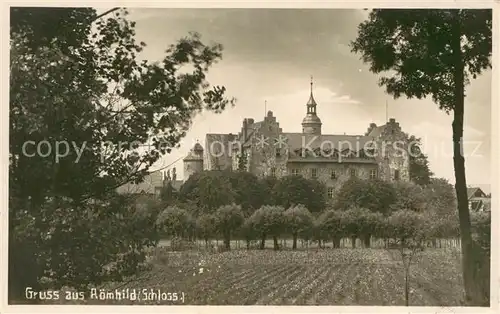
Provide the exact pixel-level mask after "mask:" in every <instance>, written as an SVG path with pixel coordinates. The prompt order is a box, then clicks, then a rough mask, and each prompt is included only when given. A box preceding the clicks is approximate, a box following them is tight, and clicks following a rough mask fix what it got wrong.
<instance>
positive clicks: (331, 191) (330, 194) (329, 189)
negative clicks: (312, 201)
mask: <svg viewBox="0 0 500 314" xmlns="http://www.w3.org/2000/svg"><path fill="white" fill-rule="evenodd" d="M327 193H328V198H333V188H328V191H327Z"/></svg>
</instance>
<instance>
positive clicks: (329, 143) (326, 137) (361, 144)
mask: <svg viewBox="0 0 500 314" xmlns="http://www.w3.org/2000/svg"><path fill="white" fill-rule="evenodd" d="M282 135H283V136H284V137H286V143H287V145H288V147H289V148H292V149H294V148H306V147H311V148H313V149H314V148H319V147H322V148H325V149H326V148H335V149H338V150H344V149H346V148H349V149H351V150H353V151H358V150H361V149H363V148H365V145H367V144H368V143H369V142H370V141H372V140H373V138H372V137H371V136H364V135H340V134H323V135H314V134H303V133H283V134H282Z"/></svg>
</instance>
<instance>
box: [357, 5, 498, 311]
mask: <svg viewBox="0 0 500 314" xmlns="http://www.w3.org/2000/svg"><path fill="white" fill-rule="evenodd" d="M491 26H492V10H491V9H481V10H476V9H446V10H443V9H437V10H428V9H398V10H393V9H377V10H372V11H371V13H370V14H369V17H368V19H367V20H366V21H364V22H363V23H361V24H360V25H359V27H358V36H357V38H356V39H355V40H354V41H353V42H352V51H353V52H357V53H360V54H361V59H362V60H363V62H365V63H369V65H370V71H371V72H373V73H376V74H382V73H383V74H385V76H382V77H381V79H380V81H379V84H380V85H381V86H384V87H385V89H386V91H387V93H388V94H391V95H393V96H394V97H395V98H399V97H400V96H402V95H404V96H406V97H408V98H418V99H423V98H426V97H431V98H432V100H433V101H434V102H435V103H436V104H437V105H438V106H439V108H440V109H442V110H444V111H445V112H446V113H453V115H454V117H453V123H452V130H453V138H452V141H453V152H454V153H453V162H454V168H455V182H456V184H455V189H456V194H457V205H458V206H457V207H458V212H459V221H460V229H461V232H460V236H461V239H462V257H463V264H464V267H463V277H464V287H465V291H466V295H467V302H468V303H469V304H470V305H481V304H483V301H484V299H485V298H484V295H482V294H481V293H479V290H481V288H480V287H477V286H476V280H475V276H476V270H475V266H474V265H473V264H474V248H473V246H474V245H473V242H472V237H471V226H470V217H469V209H468V202H467V183H466V177H465V159H464V156H463V154H462V151H463V143H462V141H463V138H464V134H463V132H464V131H463V129H464V128H463V125H464V112H465V111H464V107H465V87H466V86H467V85H468V84H469V83H470V80H471V78H472V79H475V78H476V77H477V76H478V75H480V74H481V73H482V72H483V71H484V70H485V69H489V68H491V53H492V32H491ZM384 72H385V73H384Z"/></svg>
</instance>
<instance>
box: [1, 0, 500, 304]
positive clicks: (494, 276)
mask: <svg viewBox="0 0 500 314" xmlns="http://www.w3.org/2000/svg"><path fill="white" fill-rule="evenodd" d="M3 4H4V5H3V6H2V7H3V10H2V19H1V21H2V43H3V46H2V48H3V51H2V54H1V56H2V71H1V73H2V80H1V81H2V85H1V86H2V87H1V95H2V98H3V99H2V100H3V104H4V105H2V106H1V109H0V110H1V111H2V114H0V119H2V126H3V127H4V132H2V134H1V135H0V141H1V144H2V148H3V149H4V153H3V154H2V155H1V156H0V161H1V164H2V166H3V167H2V168H1V169H2V173H3V174H4V175H3V176H2V177H1V178H2V180H3V184H2V185H1V186H0V193H1V194H0V200H1V201H2V207H1V209H2V211H1V213H3V215H2V217H1V223H2V227H1V230H2V232H1V233H0V237H1V245H2V252H3V254H1V262H0V269H2V272H1V273H0V279H1V288H0V302H1V303H0V312H1V313H68V312H69V313H83V312H92V313H94V312H95V313H137V312H138V313H163V312H165V311H168V312H172V313H254V312H259V313H498V312H499V276H498V266H497V263H498V258H499V252H498V251H499V250H498V247H499V244H500V243H499V241H498V239H499V236H500V233H499V231H498V227H500V220H499V218H500V217H499V215H498V213H497V211H496V209H498V208H499V200H498V196H499V195H500V187H499V185H498V174H499V168H498V164H497V163H495V161H496V160H498V156H499V154H498V152H499V146H498V144H499V143H498V142H499V138H498V131H499V125H498V116H499V101H500V89H499V88H498V87H500V71H499V66H498V65H499V62H500V54H499V53H500V52H499V39H500V1H499V0H490V1H481V0H472V1H464V0H455V1H453V0H440V1H438V0H425V1H402V0H389V1H388V0H385V1H359V0H355V1H349V2H348V1H345V0H344V1H338V0H337V1H305V0H301V1H262V0H261V1H182V0H181V1H168V2H167V1H148V2H146V1H144V2H143V1H130V0H129V1H127V0H125V1H107V2H104V1H98V0H89V1H8V2H7V3H3ZM10 6H93V7H106V8H110V7H117V6H120V7H151V8H153V7H171V8H209V7H210V8H225V7H234V8H325V9H326V8H373V7H376V8H401V7H411V8H491V7H493V8H494V12H493V78H492V87H493V88H492V115H491V119H492V121H491V125H492V134H491V147H492V152H491V154H492V155H491V165H492V173H493V175H492V176H491V178H492V182H491V183H492V185H491V187H492V209H493V210H492V230H491V236H492V241H491V246H492V256H491V258H492V261H491V307H490V308H467V307H449V308H443V307H390V306H387V307H383V306H378V307H373V306H372V307H369V306H349V307H347V306H322V307H319V306H312V307H311V306H112V305H106V306H88V305H56V306H51V305H36V306H29V305H22V306H20V305H17V306H16V305H7V246H8V238H7V236H8V232H7V230H8V216H7V215H8V153H7V152H8V149H9V148H8V141H9V136H8V134H9V127H8V126H9V122H8V115H9V110H8V105H7V104H8V103H9V96H8V95H9V71H8V68H9V50H8V49H9V48H8V47H9V45H8V42H9V7H10ZM450 136H451V133H450Z"/></svg>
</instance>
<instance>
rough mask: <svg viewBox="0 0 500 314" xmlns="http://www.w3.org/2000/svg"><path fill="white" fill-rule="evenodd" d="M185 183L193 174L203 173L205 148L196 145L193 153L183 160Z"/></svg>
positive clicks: (198, 144)
mask: <svg viewBox="0 0 500 314" xmlns="http://www.w3.org/2000/svg"><path fill="white" fill-rule="evenodd" d="M183 162H184V181H186V180H187V179H188V178H189V177H190V176H191V175H192V174H194V173H197V172H201V171H203V147H202V146H201V145H200V143H196V144H195V145H194V147H193V148H192V149H191V151H190V152H189V153H188V154H187V156H186V157H184V159H183Z"/></svg>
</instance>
